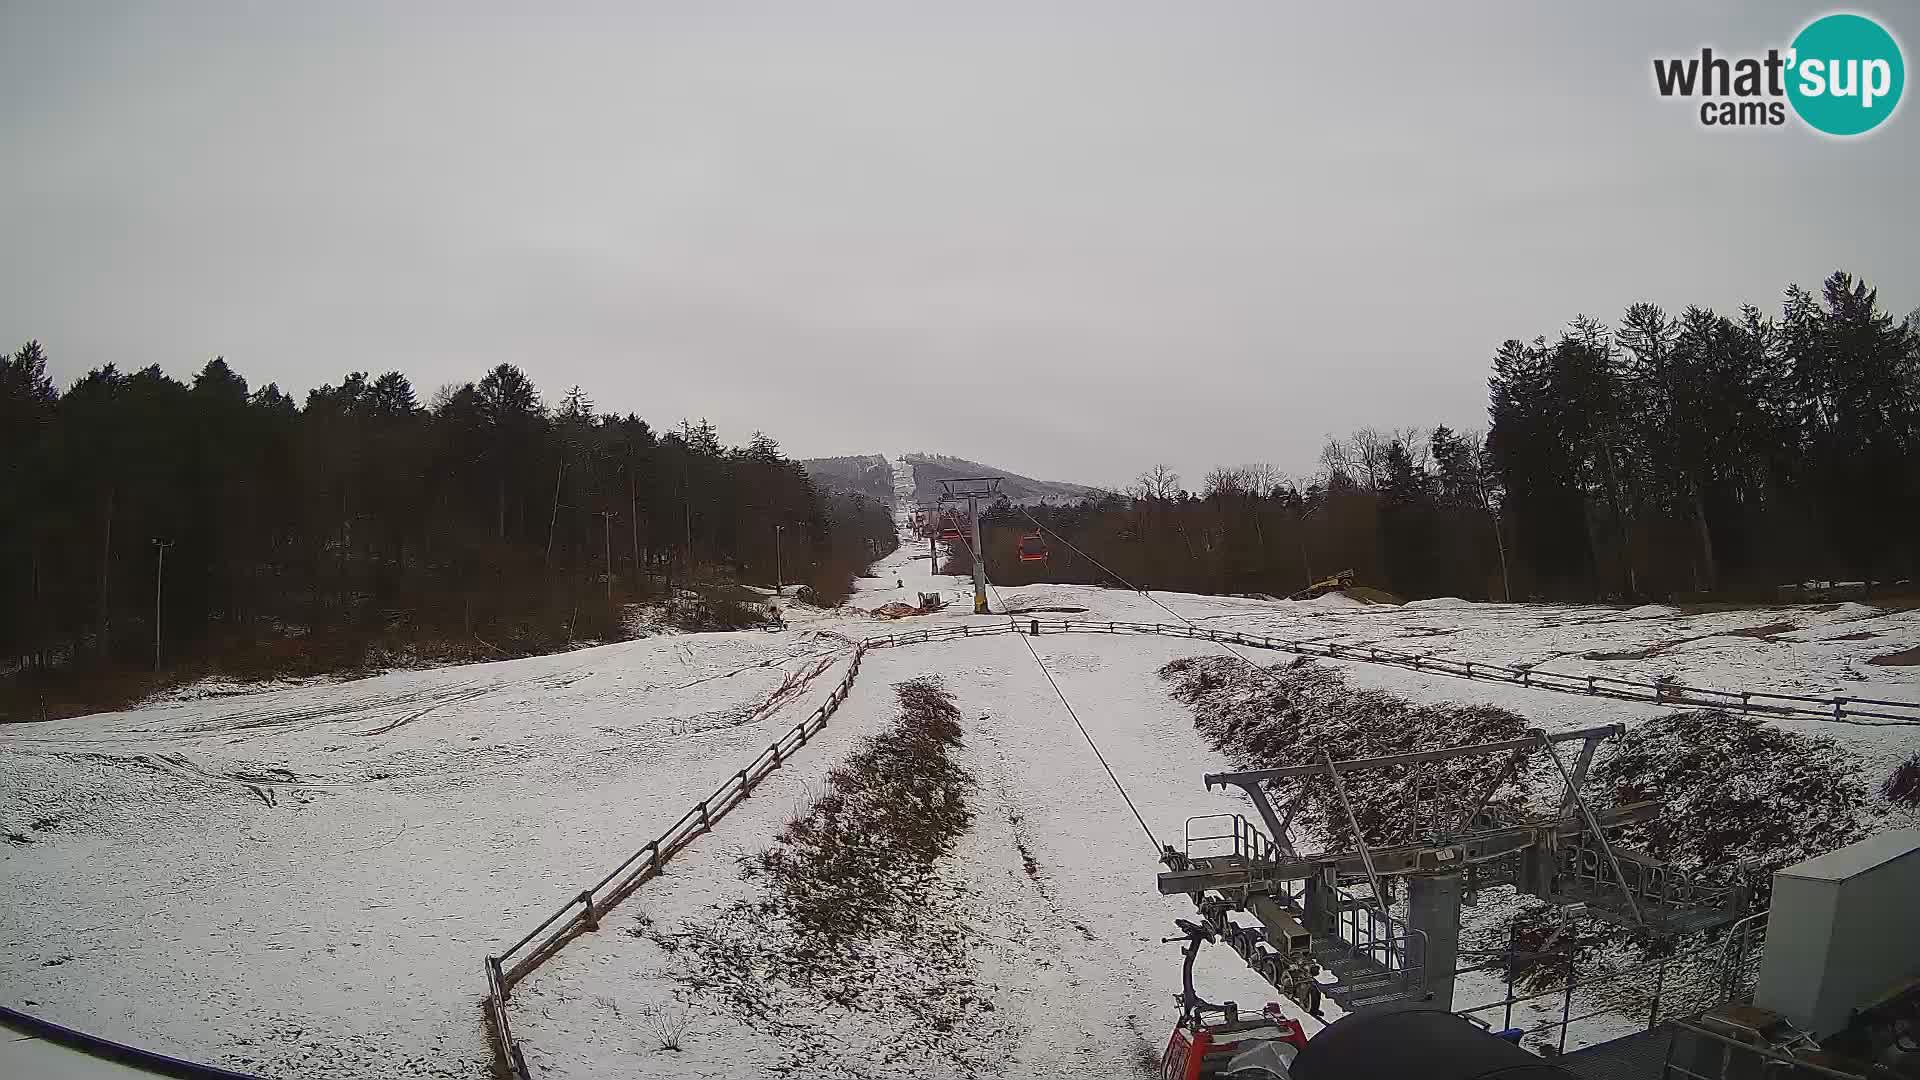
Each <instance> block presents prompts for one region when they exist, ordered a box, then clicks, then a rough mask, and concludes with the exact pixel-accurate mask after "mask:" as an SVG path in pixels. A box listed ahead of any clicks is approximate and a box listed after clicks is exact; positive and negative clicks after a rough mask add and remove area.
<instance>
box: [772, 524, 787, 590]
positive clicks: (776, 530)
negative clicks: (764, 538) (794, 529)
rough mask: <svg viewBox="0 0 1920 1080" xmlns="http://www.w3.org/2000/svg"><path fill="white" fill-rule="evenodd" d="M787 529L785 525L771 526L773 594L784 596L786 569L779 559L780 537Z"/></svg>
mask: <svg viewBox="0 0 1920 1080" xmlns="http://www.w3.org/2000/svg"><path fill="white" fill-rule="evenodd" d="M786 531H787V527H786V526H785V525H775V526H774V527H773V594H774V595H775V596H784V595H786V591H787V576H786V570H785V568H784V567H783V566H782V564H781V561H780V537H781V535H782V534H784V533H785V532H786Z"/></svg>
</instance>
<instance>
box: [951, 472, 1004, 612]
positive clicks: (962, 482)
mask: <svg viewBox="0 0 1920 1080" xmlns="http://www.w3.org/2000/svg"><path fill="white" fill-rule="evenodd" d="M1000 480H1001V478H1000V477H998V476H967V477H960V478H957V479H953V480H942V481H940V501H941V502H943V503H949V502H950V503H961V502H964V503H966V504H967V520H968V521H969V523H970V527H971V529H972V532H973V613H974V614H975V615H986V614H988V611H987V557H986V553H985V552H982V551H981V550H980V504H981V502H983V501H984V502H992V501H993V499H994V498H995V497H996V496H998V495H999V494H1000Z"/></svg>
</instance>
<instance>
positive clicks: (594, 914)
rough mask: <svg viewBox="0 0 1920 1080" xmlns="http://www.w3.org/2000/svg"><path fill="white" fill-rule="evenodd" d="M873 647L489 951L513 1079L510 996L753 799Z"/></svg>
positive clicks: (491, 997) (861, 649)
mask: <svg viewBox="0 0 1920 1080" xmlns="http://www.w3.org/2000/svg"><path fill="white" fill-rule="evenodd" d="M870 647H871V646H870V645H869V644H866V643H861V644H856V645H855V646H854V650H853V657H852V660H851V661H850V662H849V663H848V665H847V673H846V675H845V676H843V677H842V678H841V679H840V681H839V683H837V684H836V685H835V686H834V688H833V690H832V691H831V692H829V693H828V694H827V698H826V700H825V701H823V702H821V703H820V705H819V707H817V708H815V709H814V710H813V711H812V712H811V713H809V714H807V717H806V719H804V720H801V721H800V722H799V723H797V724H795V725H794V726H793V727H791V728H789V729H788V730H787V731H786V732H785V733H784V734H782V735H781V736H780V738H778V739H776V740H774V742H773V743H772V744H771V745H769V746H768V747H767V748H766V749H765V750H762V751H760V753H759V754H757V755H756V756H755V757H754V759H753V760H752V761H750V762H748V763H747V766H746V767H745V768H743V769H741V770H740V771H739V772H737V773H734V774H733V775H732V776H730V777H728V778H727V780H726V782H725V783H723V784H721V785H720V786H719V787H718V788H716V789H714V792H713V794H711V795H709V796H707V797H706V798H705V799H702V800H700V801H699V802H697V803H695V804H694V805H693V807H692V808H691V809H689V810H688V811H687V812H686V813H685V814H682V815H681V816H680V819H679V820H678V821H675V822H674V823H673V824H672V825H670V826H668V827H667V829H666V831H665V832H663V833H661V834H660V835H659V836H657V837H655V838H654V839H653V840H650V841H648V842H647V844H646V846H645V847H642V848H641V849H639V850H638V851H636V852H634V853H633V854H631V855H629V856H627V857H626V859H625V860H624V861H622V862H621V863H620V865H618V866H616V867H614V868H613V869H612V870H611V871H610V872H608V873H607V875H606V876H604V877H602V878H601V879H600V880H599V881H597V882H595V883H594V884H592V885H591V886H589V887H587V888H585V889H582V890H581V891H580V892H579V893H578V894H576V895H574V896H572V897H570V898H568V900H567V901H566V902H565V903H563V904H561V905H560V906H559V907H558V908H556V909H554V911H553V913H552V914H550V915H548V916H547V917H546V919H545V920H544V921H543V922H541V923H540V925H538V926H536V927H534V928H533V929H532V930H529V931H528V932H527V933H526V934H525V935H524V936H522V937H521V938H520V940H518V941H516V942H514V943H513V944H512V945H509V946H508V947H507V948H505V949H503V950H501V951H500V952H499V953H498V954H497V955H490V956H488V957H486V959H485V968H486V979H487V996H486V1000H485V1003H484V1004H485V1011H486V1018H487V1024H488V1027H489V1029H490V1030H491V1033H492V1037H493V1039H494V1044H495V1045H494V1051H495V1053H496V1054H497V1055H498V1056H499V1059H500V1063H501V1065H502V1066H503V1068H504V1069H505V1071H506V1074H507V1075H508V1076H510V1077H512V1080H530V1077H531V1074H530V1072H529V1071H528V1068H527V1061H526V1056H525V1054H524V1053H523V1052H522V1050H521V1048H520V1044H519V1043H518V1042H517V1041H515V1039H514V1037H513V1026H512V1022H511V1021H510V1019H509V1018H508V1016H507V1001H508V998H509V996H510V995H511V994H512V992H513V988H514V986H515V985H517V984H518V983H519V982H520V981H521V980H522V979H525V978H526V977H527V975H528V974H529V973H531V972H532V971H533V969H534V968H536V967H538V966H539V965H540V964H542V963H544V962H546V961H547V960H549V959H552V958H553V956H554V955H555V954H557V953H558V952H559V951H560V950H561V948H563V947H564V946H565V945H566V944H567V942H569V941H571V940H573V939H574V938H575V937H577V936H579V935H580V934H582V933H586V932H588V931H592V930H598V929H599V928H600V919H601V918H602V917H603V916H604V915H605V914H606V913H607V912H609V911H611V910H612V909H613V908H614V907H615V906H616V905H618V904H619V903H620V902H621V901H622V900H625V899H626V898H627V897H628V896H631V895H632V894H633V892H634V890H636V889H638V888H639V887H640V886H641V885H643V884H645V883H646V882H648V881H650V880H652V879H653V878H654V877H657V876H658V875H659V874H660V870H661V868H662V867H663V866H664V865H665V864H666V862H667V860H669V859H671V858H673V856H674V855H675V854H677V853H679V852H680V851H681V850H682V849H684V848H685V847H686V846H687V845H688V844H691V843H692V842H693V841H694V840H695V839H697V838H698V837H699V836H700V835H701V834H703V833H706V832H708V831H709V830H711V829H712V828H713V825H714V823H715V822H717V821H719V820H720V819H721V818H722V817H724V816H726V813H727V811H729V810H732V809H733V808H734V807H735V806H738V805H739V804H740V803H741V802H743V801H745V800H746V798H747V796H748V795H749V794H751V793H752V791H753V788H754V786H755V785H757V784H759V783H760V782H761V781H762V780H764V779H766V777H767V775H768V774H769V773H771V772H773V771H774V770H775V769H778V768H779V767H780V766H781V765H783V764H785V763H786V761H787V759H788V758H791V757H792V756H793V755H794V753H795V752H796V751H798V750H799V749H800V748H801V747H802V746H805V745H806V744H807V741H808V740H809V739H811V738H813V736H814V735H816V734H818V733H819V731H820V729H821V728H823V727H825V726H826V724H827V720H828V719H829V718H830V717H832V716H833V714H834V713H835V712H836V711H837V710H838V709H839V708H840V704H841V703H842V702H844V701H846V699H847V695H848V694H849V693H851V692H852V690H853V682H854V679H855V677H857V676H858V675H859V674H860V661H861V658H862V657H864V656H865V655H866V652H867V650H868V649H869V648H870Z"/></svg>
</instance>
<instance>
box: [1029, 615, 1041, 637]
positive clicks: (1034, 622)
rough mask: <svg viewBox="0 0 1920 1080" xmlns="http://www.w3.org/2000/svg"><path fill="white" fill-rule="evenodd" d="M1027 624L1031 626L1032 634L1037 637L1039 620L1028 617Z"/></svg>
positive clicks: (1038, 634)
mask: <svg viewBox="0 0 1920 1080" xmlns="http://www.w3.org/2000/svg"><path fill="white" fill-rule="evenodd" d="M1028 625H1029V626H1031V627H1032V628H1033V636H1034V637H1039V636H1040V620H1039V619H1030V620H1028Z"/></svg>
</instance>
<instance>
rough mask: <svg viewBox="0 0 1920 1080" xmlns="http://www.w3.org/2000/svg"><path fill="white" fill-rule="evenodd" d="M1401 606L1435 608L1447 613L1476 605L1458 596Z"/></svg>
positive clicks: (1436, 598) (1410, 601)
mask: <svg viewBox="0 0 1920 1080" xmlns="http://www.w3.org/2000/svg"><path fill="white" fill-rule="evenodd" d="M1401 606H1402V607H1410V608H1433V609H1435V610H1441V611H1445V610H1450V609H1456V608H1470V607H1473V606H1474V603H1473V601H1471V600H1462V599H1460V598H1459V597H1457V596H1436V597H1434V598H1432V599H1431V600H1409V601H1407V602H1406V603H1405V604H1403V605H1401Z"/></svg>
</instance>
